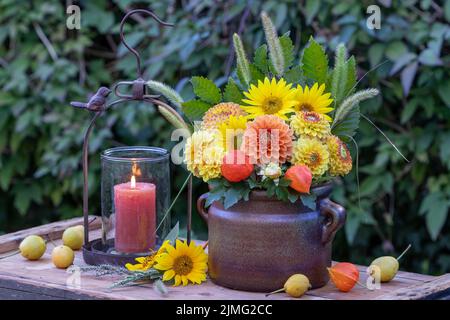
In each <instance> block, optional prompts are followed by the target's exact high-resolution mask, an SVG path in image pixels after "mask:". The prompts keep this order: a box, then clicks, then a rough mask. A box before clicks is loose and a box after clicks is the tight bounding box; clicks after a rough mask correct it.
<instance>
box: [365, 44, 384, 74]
mask: <svg viewBox="0 0 450 320" xmlns="http://www.w3.org/2000/svg"><path fill="white" fill-rule="evenodd" d="M383 54H384V44H382V43H375V44H373V45H371V46H370V48H369V50H368V52H367V55H368V57H369V62H370V66H371V67H372V68H373V67H375V66H376V65H377V64H379V63H380V61H381V58H383Z"/></svg>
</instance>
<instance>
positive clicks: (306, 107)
mask: <svg viewBox="0 0 450 320" xmlns="http://www.w3.org/2000/svg"><path fill="white" fill-rule="evenodd" d="M299 109H300V111H313V110H314V109H313V107H312V106H311V105H310V104H309V103H303V104H301V105H300V107H299Z"/></svg>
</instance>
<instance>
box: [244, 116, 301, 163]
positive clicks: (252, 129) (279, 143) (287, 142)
mask: <svg viewBox="0 0 450 320" xmlns="http://www.w3.org/2000/svg"><path fill="white" fill-rule="evenodd" d="M292 138H293V134H292V130H291V129H290V128H289V126H288V125H287V124H286V123H285V122H284V121H283V120H282V119H281V118H279V117H277V116H275V115H263V116H259V117H256V118H255V120H253V121H251V122H249V123H247V128H246V129H245V131H244V135H243V137H242V145H241V150H242V151H244V152H245V154H247V155H248V156H249V157H250V161H251V163H256V164H268V163H270V162H275V163H279V164H282V163H285V162H286V161H287V160H289V159H290V157H291V155H292Z"/></svg>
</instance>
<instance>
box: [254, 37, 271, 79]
mask: <svg viewBox="0 0 450 320" xmlns="http://www.w3.org/2000/svg"><path fill="white" fill-rule="evenodd" d="M253 64H254V65H255V66H256V67H257V68H258V69H259V70H260V71H261V72H262V73H264V74H267V72H268V71H269V63H268V61H267V45H266V44H263V45H262V46H260V47H258V49H256V51H255V56H254V57H253Z"/></svg>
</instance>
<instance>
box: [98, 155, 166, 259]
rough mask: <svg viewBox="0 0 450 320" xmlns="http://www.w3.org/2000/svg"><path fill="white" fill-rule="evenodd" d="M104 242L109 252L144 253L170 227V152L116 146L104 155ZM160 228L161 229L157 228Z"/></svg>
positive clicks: (102, 187)
mask: <svg viewBox="0 0 450 320" xmlns="http://www.w3.org/2000/svg"><path fill="white" fill-rule="evenodd" d="M101 163H102V181H101V202H102V203H101V204H102V206H101V207H102V242H103V245H105V246H106V247H108V248H109V252H112V253H118V254H137V253H145V252H148V251H149V250H151V249H155V248H156V247H157V246H159V245H160V243H161V239H164V238H165V236H166V235H167V233H168V232H169V230H170V215H168V214H167V216H166V217H164V216H165V215H166V213H167V210H168V208H169V205H170V164H169V152H168V151H167V150H165V149H162V148H156V147H117V148H112V149H108V150H105V151H104V152H103V153H102V155H101ZM158 227H159V228H158Z"/></svg>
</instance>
